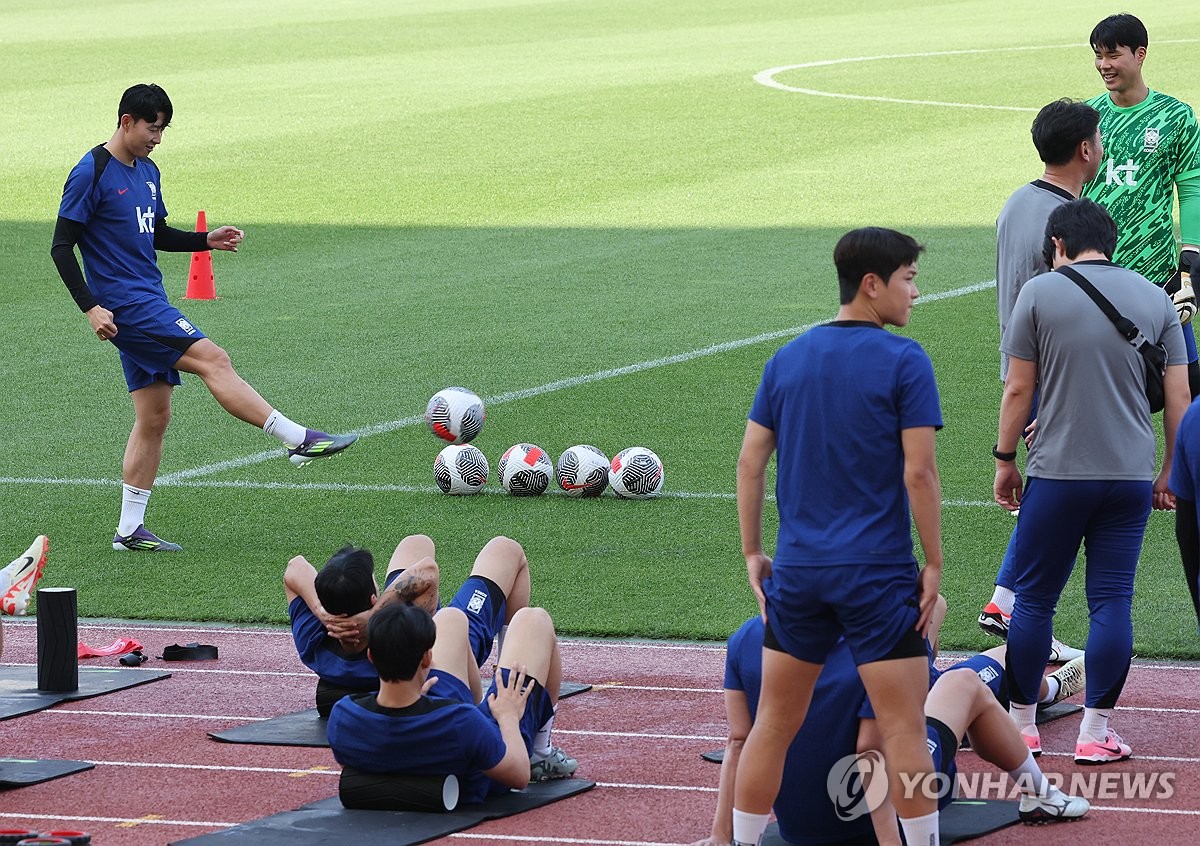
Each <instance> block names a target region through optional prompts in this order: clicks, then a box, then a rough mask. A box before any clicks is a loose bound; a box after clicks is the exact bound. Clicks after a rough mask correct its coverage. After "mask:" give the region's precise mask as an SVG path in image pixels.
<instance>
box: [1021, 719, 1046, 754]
mask: <svg viewBox="0 0 1200 846" xmlns="http://www.w3.org/2000/svg"><path fill="white" fill-rule="evenodd" d="M1030 732H1033V733H1032V734H1030ZM1021 739H1022V740H1024V741H1025V745H1026V746H1028V747H1029V751H1030V752H1031V753H1032V754H1033V757H1035V758H1036V757H1038V756H1039V755H1041V754H1042V734H1041V732H1039V731H1038V730H1037V726H1031V727H1029V728H1023V729H1021Z"/></svg>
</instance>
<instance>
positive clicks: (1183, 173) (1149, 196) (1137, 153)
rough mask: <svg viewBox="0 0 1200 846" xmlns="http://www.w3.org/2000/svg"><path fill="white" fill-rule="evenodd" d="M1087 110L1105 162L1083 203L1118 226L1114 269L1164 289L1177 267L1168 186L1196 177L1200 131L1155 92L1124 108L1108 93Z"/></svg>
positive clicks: (1186, 112)
mask: <svg viewBox="0 0 1200 846" xmlns="http://www.w3.org/2000/svg"><path fill="white" fill-rule="evenodd" d="M1088 105H1090V106H1092V107H1093V108H1094V109H1096V110H1097V111H1098V112H1100V137H1101V139H1102V141H1103V143H1104V161H1103V162H1102V163H1101V165H1100V172H1099V173H1097V174H1096V178H1095V179H1093V180H1092V181H1091V182H1089V183H1088V184H1087V185H1085V186H1083V196H1085V197H1087V198H1089V199H1092V200H1095V201H1096V202H1098V203H1100V204H1101V205H1102V206H1104V207H1105V208H1106V209H1108V213H1109V214H1110V215H1112V218H1113V220H1115V221H1116V223H1117V251H1116V254H1115V255H1114V256H1113V261H1114V262H1115V263H1116V264H1119V265H1121V266H1122V267H1127V268H1129V269H1130V270H1134V271H1136V272H1138V273H1140V274H1142V275H1143V276H1145V277H1146V278H1147V279H1149V280H1150V281H1151V282H1153V283H1155V284H1156V285H1165V284H1166V283H1167V282H1168V281H1169V280H1170V278H1171V276H1172V275H1173V274H1174V273H1175V271H1176V269H1177V268H1178V266H1179V252H1178V249H1177V247H1176V244H1175V227H1174V223H1173V221H1172V219H1171V208H1172V205H1173V202H1174V198H1175V192H1174V186H1175V183H1176V182H1177V181H1179V180H1182V179H1187V178H1189V177H1193V176H1197V175H1200V124H1197V122H1196V115H1195V113H1194V112H1193V111H1192V107H1191V106H1189V105H1188V104H1187V103H1181V102H1180V101H1179V100H1176V99H1175V98H1174V97H1168V96H1167V95H1166V94H1161V93H1159V92H1157V91H1151V92H1150V94H1149V96H1148V97H1146V99H1145V100H1143V101H1142V102H1140V103H1138V104H1137V105H1136V106H1129V107H1128V108H1122V107H1120V106H1117V105H1114V104H1113V102H1112V100H1111V99H1110V98H1109V96H1108V93H1107V92H1106V93H1104V94H1101V95H1100V96H1098V97H1093V98H1092V99H1091V100H1088Z"/></svg>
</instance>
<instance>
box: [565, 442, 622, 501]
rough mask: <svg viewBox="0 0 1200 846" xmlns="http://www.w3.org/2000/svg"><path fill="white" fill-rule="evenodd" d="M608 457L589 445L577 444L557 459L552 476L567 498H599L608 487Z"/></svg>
mask: <svg viewBox="0 0 1200 846" xmlns="http://www.w3.org/2000/svg"><path fill="white" fill-rule="evenodd" d="M608 464H609V462H608V456H607V455H605V454H604V453H602V452H601V451H600V450H598V449H596V447H594V446H592V445H591V444H579V445H578V446H573V447H571V448H570V449H566V450H564V451H563V454H562V455H560V456H559V457H558V466H557V467H556V468H555V471H554V475H555V477H556V478H557V479H558V486H559V487H560V488H562V489H563V490H564V491H566V492H567V496H579V497H583V496H600V494H602V493H604V489H605V488H607V487H608Z"/></svg>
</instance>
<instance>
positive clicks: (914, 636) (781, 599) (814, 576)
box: [763, 563, 926, 664]
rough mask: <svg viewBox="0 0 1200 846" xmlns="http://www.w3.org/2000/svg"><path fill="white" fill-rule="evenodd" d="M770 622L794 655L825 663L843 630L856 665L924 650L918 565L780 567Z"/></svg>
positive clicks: (768, 587)
mask: <svg viewBox="0 0 1200 846" xmlns="http://www.w3.org/2000/svg"><path fill="white" fill-rule="evenodd" d="M763 589H764V591H765V593H766V595H767V624H768V626H769V628H770V633H771V635H772V636H773V637H774V639H775V641H776V642H777V643H778V644H779V646H780V647H782V649H783V651H785V652H787V653H788V654H789V655H791V656H792V657H793V658H798V659H799V660H801V661H808V662H810V663H813V664H823V663H824V662H825V657H826V656H827V655H828V654H829V651H830V650H831V649H832V648H833V645H834V644H835V643H837V639H838V637H839V636H842V635H844V636H845V638H846V643H847V644H848V645H849V647H850V652H851V654H853V656H854V663H855V664H870V663H872V662H874V661H881V660H884V659H886V658H902V657H913V656H917V655H924V654H926V644H925V641H924V639H923V638H922V637H921V636H920V635H919V634H918V633H917V631H916V625H917V618H918V617H919V616H920V612H919V603H918V593H917V565H916V564H915V563H914V564H873V565H863V566H852V567H776V568H775V570H774V572H773V573H772V575H771V578H770V579H768V580H767V582H766V583H765V584H764V586H763Z"/></svg>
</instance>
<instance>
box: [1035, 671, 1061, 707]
mask: <svg viewBox="0 0 1200 846" xmlns="http://www.w3.org/2000/svg"><path fill="white" fill-rule="evenodd" d="M1060 687H1061V684H1060V683H1059V681H1058V679H1056V678H1055V677H1054V676H1053V675H1049V676H1046V695H1045V696H1043V697H1042V698H1041V699H1039V700H1038V704H1039V705H1049V704H1050V703H1051V702H1053V701H1054V697H1056V696H1058V691H1059V689H1060Z"/></svg>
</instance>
